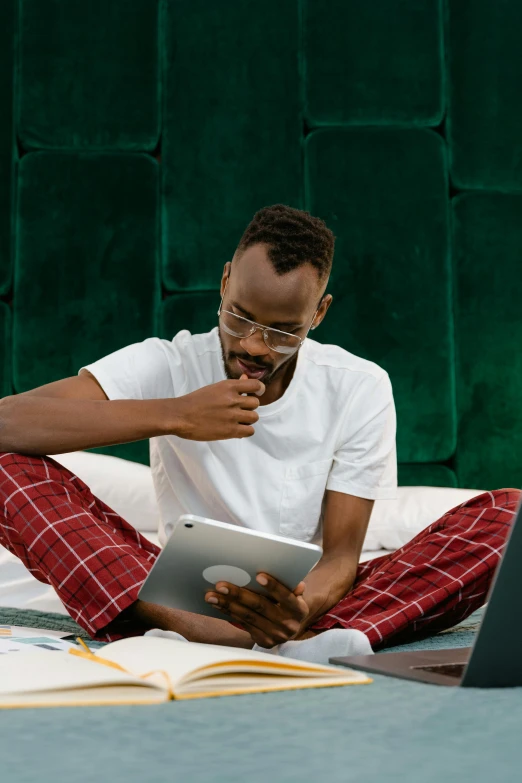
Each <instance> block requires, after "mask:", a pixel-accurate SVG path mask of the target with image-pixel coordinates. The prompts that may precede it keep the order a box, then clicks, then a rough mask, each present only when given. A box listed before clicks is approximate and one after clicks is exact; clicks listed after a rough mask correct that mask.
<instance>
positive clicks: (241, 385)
mask: <svg viewBox="0 0 522 783" xmlns="http://www.w3.org/2000/svg"><path fill="white" fill-rule="evenodd" d="M264 391H265V385H264V384H263V383H261V381H256V380H255V379H254V378H245V379H242V378H241V379H239V380H237V381H219V383H213V384H211V385H210V386H203V388H201V389H198V390H197V391H194V392H191V393H190V394H185V395H183V396H182V397H177V398H176V399H174V400H169V403H171V404H172V415H173V419H174V422H173V424H172V426H170V427H169V431H170V432H171V433H172V434H173V435H178V437H180V438H188V439H189V440H225V439H227V438H248V437H250V436H251V435H253V434H254V427H253V426H252V425H253V424H255V423H256V421H257V420H258V419H259V416H258V414H257V413H256V408H257V407H258V406H259V397H260V395H262V394H264Z"/></svg>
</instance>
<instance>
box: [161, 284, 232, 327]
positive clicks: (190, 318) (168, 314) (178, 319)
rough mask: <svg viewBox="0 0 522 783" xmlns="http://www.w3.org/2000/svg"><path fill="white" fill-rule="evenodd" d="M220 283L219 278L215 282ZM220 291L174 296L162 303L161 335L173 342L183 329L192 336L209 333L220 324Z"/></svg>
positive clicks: (195, 292)
mask: <svg viewBox="0 0 522 783" xmlns="http://www.w3.org/2000/svg"><path fill="white" fill-rule="evenodd" d="M215 282H216V283H219V277H217V278H216V280H215ZM220 300H221V297H220V295H219V290H216V291H194V292H192V293H186V294H172V295H171V296H169V297H167V298H166V299H165V300H164V301H163V302H162V303H161V310H160V317H159V335H160V337H163V338H164V339H165V340H172V338H173V337H174V335H175V334H177V332H179V331H181V329H188V330H189V332H191V333H192V334H199V333H200V332H209V331H210V330H211V329H213V328H214V326H217V324H218V315H217V311H218V308H219V302H220Z"/></svg>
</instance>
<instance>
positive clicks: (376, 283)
mask: <svg viewBox="0 0 522 783" xmlns="http://www.w3.org/2000/svg"><path fill="white" fill-rule="evenodd" d="M306 185H307V206H309V208H310V210H311V211H312V212H313V213H314V214H318V215H320V216H321V217H323V218H324V219H325V220H326V222H327V223H328V225H329V226H331V228H332V230H333V231H334V233H335V234H336V236H337V249H336V258H335V263H334V269H333V272H332V277H331V282H330V290H331V291H332V293H333V295H334V302H333V304H332V306H331V308H330V311H329V312H328V314H327V316H326V318H325V320H324V323H323V324H322V325H321V327H320V328H319V329H318V331H317V333H316V334H317V339H318V340H320V341H322V342H333V343H338V344H339V345H342V346H343V348H346V349H347V350H349V351H352V352H353V353H355V354H357V355H359V356H363V357H364V358H366V359H371V360H372V361H375V362H377V363H378V364H380V365H381V366H382V367H384V368H385V369H386V370H387V371H388V372H389V374H390V377H391V380H392V384H393V387H394V394H395V400H396V406H397V417H398V432H397V447H398V455H399V459H400V461H402V462H434V461H435V462H436V461H441V460H445V459H447V458H449V457H450V456H451V455H452V453H453V451H454V449H455V434H456V433H455V408H454V383H453V353H452V313H451V302H450V294H451V291H450V273H449V263H448V239H447V199H446V188H447V184H446V164H445V154H444V145H443V142H442V140H441V138H440V137H439V136H438V135H436V134H435V133H433V132H432V131H428V130H390V129H386V130H376V129H373V130H359V129H350V130H333V129H332V130H320V131H317V132H315V133H313V134H312V135H311V136H309V137H308V139H307V143H306ZM428 357H429V358H428Z"/></svg>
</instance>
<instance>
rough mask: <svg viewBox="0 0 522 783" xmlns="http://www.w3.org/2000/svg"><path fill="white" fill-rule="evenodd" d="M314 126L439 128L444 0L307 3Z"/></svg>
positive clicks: (306, 49) (314, 0) (310, 104)
mask: <svg viewBox="0 0 522 783" xmlns="http://www.w3.org/2000/svg"><path fill="white" fill-rule="evenodd" d="M303 4H304V41H305V43H304V66H305V68H306V116H307V119H308V121H309V123H310V124H311V125H337V124H347V125H373V124H376V125H416V126H419V125H438V123H439V122H440V121H441V119H442V116H443V113H444V72H443V60H444V50H443V37H442V8H441V5H442V3H441V2H440V0H422V2H419V0H372V2H368V0H326V2H325V0H323V1H322V2H317V0H303Z"/></svg>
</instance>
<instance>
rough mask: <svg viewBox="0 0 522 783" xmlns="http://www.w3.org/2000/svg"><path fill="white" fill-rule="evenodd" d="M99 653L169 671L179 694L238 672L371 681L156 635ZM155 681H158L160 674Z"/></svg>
mask: <svg viewBox="0 0 522 783" xmlns="http://www.w3.org/2000/svg"><path fill="white" fill-rule="evenodd" d="M97 655H98V656H99V657H101V658H105V659H106V660H109V661H113V662H114V663H118V664H119V665H120V666H122V667H123V668H124V669H126V670H127V671H129V672H132V673H133V674H136V675H138V676H140V675H141V676H143V675H144V674H146V673H148V672H151V671H157V670H159V671H163V672H166V674H167V675H168V676H169V678H170V682H171V685H172V689H173V691H174V692H175V693H176V691H180V689H182V687H183V685H184V684H186V683H189V682H191V681H195V680H198V679H202V678H204V677H206V676H216V675H217V674H219V673H223V674H225V673H226V674H229V673H234V672H238V673H239V672H241V673H243V674H245V673H246V674H248V673H254V674H256V673H257V674H262V675H268V674H272V675H274V674H275V675H278V674H284V675H291V676H293V677H300V678H301V677H311V676H313V677H316V678H322V679H332V680H338V681H341V680H343V681H345V682H348V681H350V682H361V681H364V682H366V681H368V678H367V677H366V676H365V675H362V674H360V673H358V672H352V671H351V670H349V669H342V670H341V669H338V668H335V667H333V666H323V665H322V664H313V663H307V662H305V661H296V660H294V659H293V658H282V657H281V656H279V655H270V654H268V653H262V652H254V651H253V650H243V649H240V648H237V647H224V646H221V645H214V644H197V643H194V642H181V641H178V640H176V639H163V638H160V637H155V636H134V637H131V638H128V639H121V640H119V641H117V642H112V643H111V644H108V645H107V646H106V647H104V648H103V649H101V650H99V651H97ZM151 679H152V678H151ZM153 681H154V682H156V681H157V679H156V677H154V678H153Z"/></svg>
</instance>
